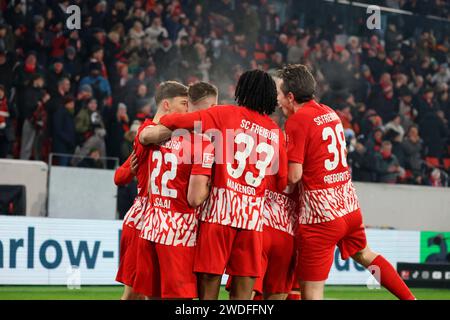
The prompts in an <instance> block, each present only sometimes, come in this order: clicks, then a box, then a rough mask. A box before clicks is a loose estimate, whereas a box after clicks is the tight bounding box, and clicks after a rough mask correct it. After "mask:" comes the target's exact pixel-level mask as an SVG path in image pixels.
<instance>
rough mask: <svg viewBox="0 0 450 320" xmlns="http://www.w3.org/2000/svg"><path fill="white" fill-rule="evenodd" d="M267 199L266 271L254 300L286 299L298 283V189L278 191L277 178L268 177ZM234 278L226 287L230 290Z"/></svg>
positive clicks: (264, 252)
mask: <svg viewBox="0 0 450 320" xmlns="http://www.w3.org/2000/svg"><path fill="white" fill-rule="evenodd" d="M267 179H268V180H269V181H268V184H267V185H268V186H267V189H266V193H265V198H266V200H265V202H264V218H263V219H264V226H263V251H262V259H261V263H262V267H261V268H262V274H261V277H259V278H257V279H256V281H255V286H254V288H253V291H254V294H255V298H254V300H261V299H262V300H286V298H287V296H288V294H289V293H290V292H291V290H292V288H293V286H294V271H295V262H296V255H295V254H296V250H295V239H294V234H295V228H296V226H297V225H298V216H297V209H298V204H297V202H298V190H294V191H293V192H291V193H290V194H288V193H285V192H280V191H279V190H277V186H276V177H275V176H268V177H267ZM231 282H232V277H230V278H229V279H228V282H227V286H226V289H227V290H228V291H229V290H230V285H231Z"/></svg>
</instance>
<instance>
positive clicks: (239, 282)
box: [226, 229, 263, 300]
mask: <svg viewBox="0 0 450 320" xmlns="http://www.w3.org/2000/svg"><path fill="white" fill-rule="evenodd" d="M262 253H263V232H259V231H253V230H244V229H237V233H236V236H235V238H234V242H233V244H232V249H231V254H230V258H229V259H228V264H227V268H226V273H227V274H229V275H230V276H232V277H233V279H232V282H231V286H230V300H250V299H251V298H252V294H253V288H254V286H255V280H256V278H258V277H260V276H261V275H262V271H261V260H262Z"/></svg>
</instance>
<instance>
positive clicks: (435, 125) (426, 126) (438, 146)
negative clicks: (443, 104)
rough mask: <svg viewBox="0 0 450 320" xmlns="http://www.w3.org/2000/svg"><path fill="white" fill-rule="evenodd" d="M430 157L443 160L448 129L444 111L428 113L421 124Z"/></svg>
mask: <svg viewBox="0 0 450 320" xmlns="http://www.w3.org/2000/svg"><path fill="white" fill-rule="evenodd" d="M419 129H420V132H421V136H422V139H423V141H424V143H425V145H426V146H427V148H426V149H427V150H426V155H427V156H428V157H434V158H441V157H442V156H443V154H444V149H445V147H446V146H447V139H448V127H447V124H446V123H445V118H444V115H443V112H442V111H439V112H438V111H435V112H428V113H427V114H426V115H424V116H423V118H422V120H421V121H420V123H419Z"/></svg>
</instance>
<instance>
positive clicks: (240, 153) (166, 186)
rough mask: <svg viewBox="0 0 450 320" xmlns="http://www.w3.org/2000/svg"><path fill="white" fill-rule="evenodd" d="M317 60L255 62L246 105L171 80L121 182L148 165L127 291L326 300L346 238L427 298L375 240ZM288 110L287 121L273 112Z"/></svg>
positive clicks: (130, 220) (387, 275)
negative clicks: (273, 65) (319, 83)
mask: <svg viewBox="0 0 450 320" xmlns="http://www.w3.org/2000/svg"><path fill="white" fill-rule="evenodd" d="M315 88H316V82H315V79H314V77H313V76H312V74H311V73H310V71H309V70H308V69H307V68H306V67H305V66H303V65H288V66H286V67H284V68H283V69H281V70H279V71H278V72H277V74H276V75H275V76H273V77H272V76H271V75H269V74H267V73H266V72H264V71H260V70H253V71H247V72H245V73H244V74H243V75H242V76H241V77H240V79H239V81H238V84H237V86H236V92H235V98H236V105H223V106H219V105H217V101H218V92H217V88H216V87H214V86H212V85H210V84H207V83H203V82H200V83H197V84H193V85H190V86H189V87H186V86H184V85H183V84H181V83H178V82H174V81H167V82H164V83H162V84H160V86H159V87H158V89H157V91H156V94H155V100H156V105H157V112H156V114H155V116H154V118H153V119H152V120H146V121H145V122H144V123H143V124H142V125H141V127H140V128H139V130H138V133H137V136H136V139H135V142H134V150H133V153H132V155H131V156H130V157H129V158H128V160H127V161H126V162H125V163H124V164H123V165H122V166H121V167H120V168H118V169H117V171H116V174H115V183H116V184H118V185H123V184H127V183H129V182H130V181H131V180H132V179H133V178H134V177H135V176H136V178H137V181H138V195H137V197H136V199H135V202H134V204H133V206H132V207H131V209H130V210H129V211H128V213H127V214H126V216H125V218H124V222H123V230H122V238H121V248H120V251H121V252H120V265H119V270H118V273H117V277H116V280H117V281H118V282H121V283H123V284H124V285H125V291H124V294H123V296H122V299H142V298H144V297H145V298H147V299H195V298H199V299H200V300H214V299H218V297H219V291H220V284H221V279H222V276H223V274H227V275H229V279H228V284H227V290H228V291H229V294H230V299H232V300H248V299H252V297H254V296H257V297H259V298H260V299H278V300H284V299H287V298H289V299H299V297H300V293H301V298H302V299H308V300H309V299H323V290H324V285H325V281H326V280H327V278H328V274H329V272H330V269H331V266H332V263H333V259H334V251H335V247H336V245H337V246H338V247H339V250H340V253H341V256H342V258H343V259H348V258H350V257H351V258H352V259H354V260H355V261H356V262H358V263H360V264H361V265H363V266H364V267H366V268H368V269H369V270H373V268H377V270H379V272H378V274H380V275H381V277H380V279H377V280H378V281H379V282H380V283H381V285H383V286H384V287H386V288H387V289H388V290H389V291H390V292H391V293H392V294H394V295H395V296H396V297H398V298H399V299H410V300H413V299H415V298H414V296H413V295H412V293H411V291H410V290H409V289H408V287H407V286H406V285H405V283H404V282H403V281H402V280H401V278H400V277H399V276H398V274H397V272H396V270H395V269H394V267H393V266H392V265H391V264H390V263H389V262H388V261H386V260H385V259H384V258H383V256H381V255H379V254H377V253H375V252H373V251H372V250H371V249H370V248H369V247H368V245H367V240H366V235H365V229H364V225H363V219H362V215H361V210H360V207H359V203H358V199H357V196H356V192H355V189H354V187H353V184H352V181H351V174H350V171H349V168H348V164H347V150H346V142H345V136H344V129H343V127H342V123H341V121H340V119H339V117H338V116H337V115H336V113H335V112H334V111H333V110H332V109H331V108H330V107H328V106H325V105H322V104H320V103H318V102H316V101H315V100H314V94H315ZM277 108H280V109H281V110H282V112H283V113H284V115H285V116H286V117H287V121H286V124H285V128H284V131H283V130H282V129H281V128H280V127H279V126H278V125H277V124H276V123H275V122H274V121H273V120H272V119H271V117H270V116H271V115H272V114H274V112H275V111H276V109H277Z"/></svg>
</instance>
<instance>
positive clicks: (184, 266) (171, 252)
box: [133, 238, 197, 299]
mask: <svg viewBox="0 0 450 320" xmlns="http://www.w3.org/2000/svg"><path fill="white" fill-rule="evenodd" d="M194 255H195V247H181V246H179V247H175V246H166V245H162V244H158V243H154V242H151V241H148V240H145V239H142V238H139V240H138V259H137V260H138V262H137V268H136V279H135V281H134V285H133V290H134V291H135V292H136V293H140V294H143V295H145V296H147V297H151V298H161V299H194V298H197V277H196V275H195V273H194V272H193V268H194Z"/></svg>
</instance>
